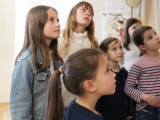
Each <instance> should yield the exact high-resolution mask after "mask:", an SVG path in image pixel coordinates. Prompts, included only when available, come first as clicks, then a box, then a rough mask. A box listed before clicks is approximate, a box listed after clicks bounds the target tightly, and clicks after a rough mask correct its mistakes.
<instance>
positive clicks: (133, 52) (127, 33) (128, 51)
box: [123, 18, 142, 120]
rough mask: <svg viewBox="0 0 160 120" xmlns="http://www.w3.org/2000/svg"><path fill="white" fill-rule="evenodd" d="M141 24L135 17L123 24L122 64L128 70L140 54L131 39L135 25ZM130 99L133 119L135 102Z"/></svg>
mask: <svg viewBox="0 0 160 120" xmlns="http://www.w3.org/2000/svg"><path fill="white" fill-rule="evenodd" d="M141 25H142V23H141V21H140V20H139V19H137V18H130V19H128V20H127V22H126V24H125V30H124V40H123V47H124V51H125V54H124V60H123V66H124V67H125V68H126V70H127V71H128V72H129V70H130V68H131V66H132V65H133V63H134V62H135V60H136V59H137V58H138V57H139V56H140V54H141V51H140V50H139V49H138V48H137V47H136V46H135V44H134V43H133V41H132V40H131V37H132V34H133V32H134V31H135V29H136V28H137V27H140V26H141ZM130 101H131V114H132V119H133V120H135V113H136V102H135V101H134V100H132V99H130Z"/></svg>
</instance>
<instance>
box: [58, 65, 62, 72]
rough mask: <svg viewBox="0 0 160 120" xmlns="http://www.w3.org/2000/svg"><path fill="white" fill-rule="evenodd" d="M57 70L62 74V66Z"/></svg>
mask: <svg viewBox="0 0 160 120" xmlns="http://www.w3.org/2000/svg"><path fill="white" fill-rule="evenodd" d="M59 71H60V73H61V74H62V66H60V67H59Z"/></svg>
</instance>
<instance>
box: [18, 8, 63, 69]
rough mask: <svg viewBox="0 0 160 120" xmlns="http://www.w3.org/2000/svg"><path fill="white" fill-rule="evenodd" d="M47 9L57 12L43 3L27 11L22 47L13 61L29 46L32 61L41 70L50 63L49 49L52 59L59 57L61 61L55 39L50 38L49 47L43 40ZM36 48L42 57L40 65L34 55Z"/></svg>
mask: <svg viewBox="0 0 160 120" xmlns="http://www.w3.org/2000/svg"><path fill="white" fill-rule="evenodd" d="M48 9H53V10H54V11H55V12H56V13H57V11H56V10H55V9H54V8H52V7H50V6H44V5H40V6H36V7H33V8H32V9H30V11H29V12H28V14H27V17H26V23H25V37H24V43H23V48H22V49H21V51H20V52H19V54H18V55H17V57H16V60H15V63H16V62H17V60H18V58H19V57H20V55H21V54H22V53H23V52H24V50H25V49H27V48H28V47H29V46H30V47H31V49H32V60H33V62H34V64H35V65H36V67H37V68H39V69H41V70H44V69H46V68H47V67H48V65H49V64H50V56H49V50H51V51H52V57H53V58H54V60H55V59H60V60H61V61H62V59H61V57H60V56H59V54H58V51H57V44H58V41H57V39H54V40H52V42H51V43H50V46H49V49H48V46H47V45H46V42H45V36H44V33H43V29H44V26H45V24H46V22H47V19H48V15H47V11H48ZM57 14H58V13H57ZM38 49H39V50H40V52H41V55H42V58H43V64H42V65H40V64H39V63H38V60H37V57H36V52H37V50H38Z"/></svg>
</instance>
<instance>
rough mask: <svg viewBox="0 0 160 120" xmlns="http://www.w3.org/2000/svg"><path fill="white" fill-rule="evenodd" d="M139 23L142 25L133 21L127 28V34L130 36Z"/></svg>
mask: <svg viewBox="0 0 160 120" xmlns="http://www.w3.org/2000/svg"><path fill="white" fill-rule="evenodd" d="M141 25H142V24H141V23H139V22H137V23H134V24H133V25H132V26H131V27H129V29H128V33H129V36H130V37H131V36H132V34H133V32H134V31H135V29H136V28H137V27H140V26H141Z"/></svg>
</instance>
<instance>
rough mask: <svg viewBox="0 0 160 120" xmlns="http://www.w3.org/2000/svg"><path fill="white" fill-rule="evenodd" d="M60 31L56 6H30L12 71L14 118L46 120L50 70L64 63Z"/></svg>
mask: <svg viewBox="0 0 160 120" xmlns="http://www.w3.org/2000/svg"><path fill="white" fill-rule="evenodd" d="M59 34H60V24H59V18H58V13H57V11H56V10H55V9H54V8H52V7H49V6H42V5H41V6H36V7H33V8H32V9H30V11H29V12H28V14H27V17H26V25H25V38H24V43H23V48H22V49H21V51H20V52H19V54H18V55H17V57H16V60H15V67H14V71H13V74H12V83H11V95H10V111H11V118H12V120H46V113H47V94H48V92H47V91H48V84H49V81H50V77H51V74H52V73H54V70H56V69H58V68H59V66H60V64H61V63H62V60H61V58H60V56H59V54H58V51H57V44H58V41H57V38H58V37H59ZM59 83H60V81H59ZM59 87H60V86H59Z"/></svg>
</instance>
